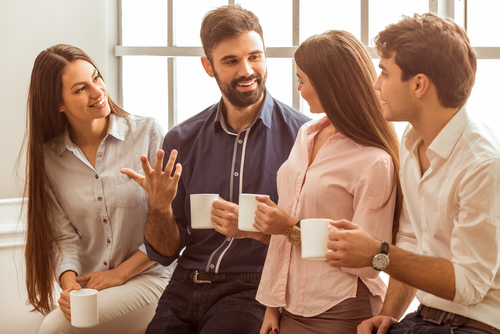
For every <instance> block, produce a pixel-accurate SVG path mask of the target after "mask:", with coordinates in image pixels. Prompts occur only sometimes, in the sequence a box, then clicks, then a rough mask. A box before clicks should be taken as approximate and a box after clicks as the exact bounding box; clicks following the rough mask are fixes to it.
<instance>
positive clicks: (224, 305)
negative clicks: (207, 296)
mask: <svg viewBox="0 0 500 334" xmlns="http://www.w3.org/2000/svg"><path fill="white" fill-rule="evenodd" d="M258 286H259V282H258V281H229V282H224V283H221V284H219V285H218V286H217V287H216V288H214V289H213V290H212V291H211V294H212V296H211V297H212V298H213V300H214V304H213V305H212V306H211V307H210V308H209V309H208V310H207V312H206V313H205V314H204V315H203V317H202V319H201V321H200V324H199V333H200V334H213V333H218V334H233V333H234V334H253V333H256V334H257V333H259V331H260V327H261V326H262V321H263V320H264V314H265V311H266V308H265V306H264V305H262V304H260V303H259V302H258V301H257V300H256V299H255V294H256V293H257V288H258Z"/></svg>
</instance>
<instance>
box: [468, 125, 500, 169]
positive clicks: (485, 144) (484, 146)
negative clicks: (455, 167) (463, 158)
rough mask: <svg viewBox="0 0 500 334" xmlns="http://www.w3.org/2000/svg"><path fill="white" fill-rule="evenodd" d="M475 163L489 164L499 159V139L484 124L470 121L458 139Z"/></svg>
mask: <svg viewBox="0 0 500 334" xmlns="http://www.w3.org/2000/svg"><path fill="white" fill-rule="evenodd" d="M460 141H461V142H462V145H463V146H465V148H466V149H467V150H469V152H470V156H471V158H472V159H473V160H475V161H474V162H475V163H489V162H495V161H498V160H499V159H500V138H499V137H498V135H497V133H496V132H495V131H494V130H493V129H492V128H490V127H489V126H487V125H486V124H484V123H480V122H476V121H471V122H470V123H469V124H468V125H467V127H466V128H465V130H464V132H463V135H462V137H461V138H460Z"/></svg>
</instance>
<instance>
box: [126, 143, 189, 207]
mask: <svg viewBox="0 0 500 334" xmlns="http://www.w3.org/2000/svg"><path fill="white" fill-rule="evenodd" d="M164 155H165V153H164V152H163V150H158V152H157V153H156V161H155V164H154V169H152V168H151V165H150V164H149V161H148V158H147V157H146V156H145V155H142V156H141V163H142V169H143V170H144V175H145V176H142V175H140V174H138V173H136V172H134V171H133V170H131V169H129V168H122V169H121V170H120V172H121V173H123V174H125V175H127V176H129V177H130V178H132V179H133V180H134V181H135V182H137V183H138V184H139V185H140V186H141V187H142V188H143V189H144V190H145V191H146V193H147V194H148V198H149V206H150V207H151V208H155V209H158V210H166V209H167V208H169V207H170V205H171V203H172V201H173V200H174V198H175V195H176V194H177V185H178V183H179V178H180V177H181V173H182V166H181V164H179V163H178V164H177V165H176V166H175V172H174V175H173V176H170V175H172V171H173V168H174V164H175V160H176V159H177V151H176V150H172V152H171V153H170V157H169V159H168V162H167V165H166V166H165V170H164V171H162V166H163V157H164Z"/></svg>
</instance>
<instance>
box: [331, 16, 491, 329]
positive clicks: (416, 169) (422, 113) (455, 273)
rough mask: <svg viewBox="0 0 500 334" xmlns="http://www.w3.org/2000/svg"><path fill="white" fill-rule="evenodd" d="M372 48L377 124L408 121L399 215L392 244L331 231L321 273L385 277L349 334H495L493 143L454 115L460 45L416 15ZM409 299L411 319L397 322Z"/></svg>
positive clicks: (462, 81) (349, 227)
mask: <svg viewBox="0 0 500 334" xmlns="http://www.w3.org/2000/svg"><path fill="white" fill-rule="evenodd" d="M376 46H377V50H378V53H379V54H380V56H381V60H380V65H379V66H380V68H381V69H382V73H381V74H380V76H379V78H378V79H377V82H376V83H375V89H377V90H378V91H380V98H381V100H382V104H383V111H384V116H385V118H386V119H387V120H389V121H408V122H409V123H410V124H409V126H408V127H407V129H406V131H405V133H404V135H403V138H402V142H401V148H400V159H401V169H400V179H401V187H402V191H403V195H404V197H405V200H404V201H405V206H406V210H404V213H403V215H402V217H401V220H400V226H399V233H398V236H397V242H396V245H395V246H394V245H390V246H389V245H388V244H387V243H386V242H385V241H389V240H385V241H382V240H375V239H373V238H372V237H371V236H370V235H368V234H367V233H366V232H365V231H363V230H362V229H361V228H359V227H358V226H356V225H354V224H352V223H350V222H348V221H338V222H334V223H333V224H334V225H335V226H336V227H338V228H339V229H340V230H338V231H334V232H331V233H330V235H329V238H330V241H329V244H328V248H329V249H331V250H332V252H328V253H327V259H328V260H329V263H330V265H332V266H336V267H365V266H373V267H374V268H375V269H378V270H384V271H385V272H387V273H388V274H389V275H390V276H391V279H390V282H389V288H388V291H387V296H386V300H385V303H384V308H383V309H382V312H381V314H380V315H379V316H376V317H374V318H372V319H369V320H367V321H365V322H363V323H362V324H361V325H360V326H359V327H358V333H361V334H365V333H366V334H368V333H377V334H383V333H387V332H388V331H389V333H392V334H403V333H415V334H418V333H455V334H462V333H500V330H499V329H500V275H498V273H499V268H500V181H499V179H500V140H499V139H498V138H495V136H494V134H493V132H492V130H490V129H488V128H486V127H484V126H481V125H479V124H477V123H475V122H474V121H472V120H471V119H470V118H469V116H468V113H467V111H466V109H465V107H464V105H465V103H466V101H467V99H468V97H469V95H470V92H471V89H472V86H473V85H474V80H475V73H476V66H477V65H476V56H475V54H474V51H473V50H472V47H471V45H470V43H469V39H468V37H467V35H466V33H465V31H464V30H463V29H462V28H460V27H459V26H458V25H457V24H455V23H454V22H453V21H451V20H445V19H441V18H439V17H437V16H435V15H433V14H423V15H415V16H414V17H413V18H409V17H407V18H405V19H403V20H402V21H401V22H399V23H397V24H393V25H390V26H389V27H387V28H386V29H385V30H383V31H382V32H380V33H379V35H378V36H377V38H376ZM415 292H417V298H418V299H419V301H420V302H421V305H420V307H419V309H418V311H416V312H415V313H413V314H409V315H408V316H407V317H406V318H405V319H404V320H402V321H401V322H400V323H397V319H398V318H399V317H401V315H402V314H403V313H404V312H405V310H406V309H407V307H408V305H409V304H410V302H411V301H412V299H413V297H414V295H415ZM390 327H392V328H390ZM389 328H390V329H389Z"/></svg>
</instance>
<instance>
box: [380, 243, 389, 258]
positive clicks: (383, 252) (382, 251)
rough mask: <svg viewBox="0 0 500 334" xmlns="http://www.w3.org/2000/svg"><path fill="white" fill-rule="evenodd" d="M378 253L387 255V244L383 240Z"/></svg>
mask: <svg viewBox="0 0 500 334" xmlns="http://www.w3.org/2000/svg"><path fill="white" fill-rule="evenodd" d="M380 253H382V254H385V255H389V244H388V243H387V242H385V241H382V246H380Z"/></svg>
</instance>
